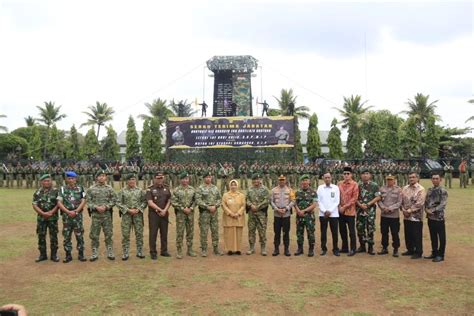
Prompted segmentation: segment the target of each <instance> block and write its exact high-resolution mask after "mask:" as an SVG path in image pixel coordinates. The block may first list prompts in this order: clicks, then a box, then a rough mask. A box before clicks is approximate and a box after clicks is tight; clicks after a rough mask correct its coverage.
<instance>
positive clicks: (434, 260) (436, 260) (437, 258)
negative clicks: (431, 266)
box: [432, 256, 444, 262]
mask: <svg viewBox="0 0 474 316" xmlns="http://www.w3.org/2000/svg"><path fill="white" fill-rule="evenodd" d="M432 261H433V262H441V261H444V257H441V256H436V257H435V258H434V259H433V260H432Z"/></svg>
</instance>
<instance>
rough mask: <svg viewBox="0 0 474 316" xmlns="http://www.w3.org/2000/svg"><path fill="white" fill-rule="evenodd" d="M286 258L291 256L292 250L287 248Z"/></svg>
mask: <svg viewBox="0 0 474 316" xmlns="http://www.w3.org/2000/svg"><path fill="white" fill-rule="evenodd" d="M285 256H287V257H290V256H291V253H290V250H289V249H288V248H285Z"/></svg>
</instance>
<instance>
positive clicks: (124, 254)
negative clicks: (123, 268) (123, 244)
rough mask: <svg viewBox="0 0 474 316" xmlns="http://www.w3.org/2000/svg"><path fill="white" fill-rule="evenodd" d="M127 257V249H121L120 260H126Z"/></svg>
mask: <svg viewBox="0 0 474 316" xmlns="http://www.w3.org/2000/svg"><path fill="white" fill-rule="evenodd" d="M128 257H129V254H128V249H127V248H124V249H123V251H122V261H127V260H128Z"/></svg>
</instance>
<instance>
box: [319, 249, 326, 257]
mask: <svg viewBox="0 0 474 316" xmlns="http://www.w3.org/2000/svg"><path fill="white" fill-rule="evenodd" d="M326 253H327V250H321V253H320V254H319V255H320V256H325V255H326Z"/></svg>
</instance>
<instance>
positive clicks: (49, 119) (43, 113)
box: [36, 101, 66, 157]
mask: <svg viewBox="0 0 474 316" xmlns="http://www.w3.org/2000/svg"><path fill="white" fill-rule="evenodd" d="M36 107H37V108H38V110H39V111H40V113H39V116H40V117H39V118H38V119H37V120H38V121H39V122H41V123H43V124H44V125H46V127H47V128H46V139H45V144H47V143H48V138H49V129H50V128H51V125H53V124H55V123H56V122H59V121H60V120H62V119H63V118H65V117H66V114H59V111H60V110H61V105H58V106H56V105H54V102H51V101H49V102H44V107H41V106H36ZM47 147H48V146H44V150H43V156H44V157H46V148H47Z"/></svg>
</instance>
